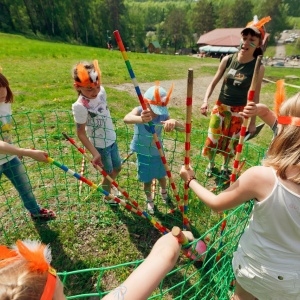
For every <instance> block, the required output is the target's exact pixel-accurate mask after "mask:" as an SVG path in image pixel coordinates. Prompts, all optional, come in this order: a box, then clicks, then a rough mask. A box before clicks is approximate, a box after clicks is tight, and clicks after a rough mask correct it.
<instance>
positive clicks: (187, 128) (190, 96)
mask: <svg viewBox="0 0 300 300" xmlns="http://www.w3.org/2000/svg"><path fill="white" fill-rule="evenodd" d="M193 79H194V78H193V69H189V70H188V80H187V97H186V122H185V158H184V166H185V169H186V170H188V169H189V168H190V149H191V129H192V103H193ZM188 197H189V188H188V187H187V186H186V184H185V185H184V196H183V213H182V216H183V228H184V229H189V230H190V225H189V220H188V218H187V212H188V203H189V202H188Z"/></svg>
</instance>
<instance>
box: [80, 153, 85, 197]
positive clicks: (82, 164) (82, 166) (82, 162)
mask: <svg viewBox="0 0 300 300" xmlns="http://www.w3.org/2000/svg"><path fill="white" fill-rule="evenodd" d="M84 167H85V159H84V155H83V156H82V160H81V170H80V175H81V176H83V174H84ZM81 191H82V181H80V182H79V196H81Z"/></svg>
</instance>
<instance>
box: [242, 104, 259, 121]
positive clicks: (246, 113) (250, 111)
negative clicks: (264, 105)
mask: <svg viewBox="0 0 300 300" xmlns="http://www.w3.org/2000/svg"><path fill="white" fill-rule="evenodd" d="M240 114H241V115H242V116H243V117H247V118H251V117H254V116H256V115H257V106H256V103H255V102H253V101H249V102H248V103H247V105H246V106H245V107H244V110H243V111H242V112H240Z"/></svg>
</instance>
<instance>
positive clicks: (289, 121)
mask: <svg viewBox="0 0 300 300" xmlns="http://www.w3.org/2000/svg"><path fill="white" fill-rule="evenodd" d="M276 86H277V88H276V93H275V103H274V112H275V114H276V116H277V121H278V124H282V125H293V126H300V118H298V117H293V116H280V115H279V114H280V107H281V105H282V103H283V101H284V100H285V90H284V80H283V79H281V80H278V81H277V82H276Z"/></svg>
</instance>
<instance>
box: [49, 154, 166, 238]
mask: <svg viewBox="0 0 300 300" xmlns="http://www.w3.org/2000/svg"><path fill="white" fill-rule="evenodd" d="M47 160H48V162H49V163H51V164H53V165H55V166H56V167H59V168H60V169H62V170H63V171H64V172H66V173H68V174H70V175H72V176H74V177H75V178H76V179H78V180H80V181H82V182H84V183H86V184H87V185H89V186H90V187H91V188H93V189H96V190H97V191H99V192H101V193H102V194H104V195H105V196H107V197H109V198H110V199H113V200H114V201H116V202H117V203H119V204H121V205H122V206H124V207H125V208H126V209H128V210H129V211H132V212H134V213H136V214H137V215H138V216H141V217H143V218H145V219H148V220H149V221H150V223H152V224H153V225H154V227H156V228H157V229H158V230H159V231H160V232H162V233H163V234H166V233H168V232H169V230H168V229H167V228H165V227H164V226H162V225H161V224H159V223H158V222H157V221H156V220H155V219H154V218H152V217H151V216H150V215H149V214H147V213H146V212H145V211H143V212H141V211H139V210H136V209H135V208H133V207H132V206H131V205H129V204H127V203H126V202H125V201H124V200H122V199H120V198H118V197H116V196H114V195H112V194H110V193H108V192H107V191H105V190H103V189H102V188H101V187H100V186H97V185H96V184H95V183H93V182H92V181H90V180H88V179H87V178H85V177H83V176H81V175H80V174H78V173H76V172H75V171H73V170H71V169H69V168H68V167H67V166H65V165H63V164H61V163H59V162H58V161H55V160H54V159H52V158H51V157H47Z"/></svg>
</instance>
